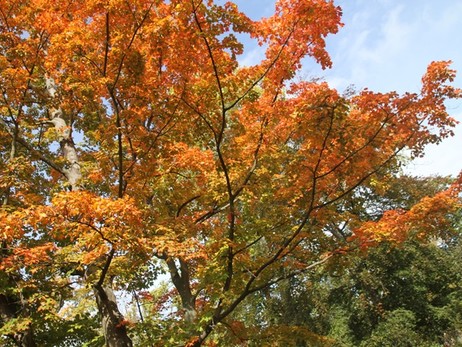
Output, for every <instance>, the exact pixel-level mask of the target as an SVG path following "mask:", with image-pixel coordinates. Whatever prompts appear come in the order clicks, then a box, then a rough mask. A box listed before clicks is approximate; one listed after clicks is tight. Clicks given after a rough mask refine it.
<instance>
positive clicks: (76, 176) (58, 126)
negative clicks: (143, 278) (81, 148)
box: [45, 76, 132, 347]
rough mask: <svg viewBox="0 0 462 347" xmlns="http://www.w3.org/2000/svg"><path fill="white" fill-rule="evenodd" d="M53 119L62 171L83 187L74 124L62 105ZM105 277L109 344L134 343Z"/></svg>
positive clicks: (100, 302) (124, 346) (97, 289)
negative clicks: (72, 126)
mask: <svg viewBox="0 0 462 347" xmlns="http://www.w3.org/2000/svg"><path fill="white" fill-rule="evenodd" d="M45 82H46V88H47V92H48V94H49V95H50V97H51V99H52V103H54V104H58V102H57V101H56V100H55V99H56V97H57V86H56V84H55V81H54V80H53V79H52V78H51V77H48V76H46V80H45ZM49 122H50V123H51V124H53V126H54V128H55V130H56V132H57V134H58V141H59V144H60V146H61V150H62V153H63V156H64V158H65V159H66V161H67V167H66V168H64V169H63V170H62V171H63V172H64V174H65V175H66V178H67V180H68V182H69V185H70V189H71V190H72V191H76V190H80V189H81V186H80V180H81V178H82V172H81V168H80V163H79V157H78V153H77V149H76V147H75V144H74V141H73V139H72V131H71V127H70V125H68V124H67V123H66V120H65V119H64V116H63V111H62V109H61V108H59V107H58V108H51V110H50V120H49ZM111 258H112V257H111ZM109 264H110V262H109V263H108V267H109ZM106 271H107V269H106ZM101 277H102V278H101V280H100V282H98V284H97V285H95V286H94V290H93V291H94V294H95V298H96V304H97V306H98V311H99V314H100V316H101V324H102V327H103V333H104V338H105V340H106V345H107V346H108V347H132V341H131V339H130V338H129V337H128V334H127V329H126V327H125V325H124V324H123V322H124V317H123V315H122V314H121V313H120V311H119V308H118V307H117V299H116V297H115V295H114V291H113V290H112V288H111V287H109V286H104V284H103V281H104V277H105V273H104V274H102V275H101ZM121 323H122V324H121Z"/></svg>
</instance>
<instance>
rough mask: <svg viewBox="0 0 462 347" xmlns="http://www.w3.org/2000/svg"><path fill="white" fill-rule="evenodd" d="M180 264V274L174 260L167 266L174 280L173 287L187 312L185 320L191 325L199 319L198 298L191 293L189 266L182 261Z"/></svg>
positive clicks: (170, 260)
mask: <svg viewBox="0 0 462 347" xmlns="http://www.w3.org/2000/svg"><path fill="white" fill-rule="evenodd" d="M179 264H180V272H181V273H180V272H178V267H177V265H176V264H175V261H174V260H173V259H172V258H169V259H168V260H167V266H168V269H169V272H170V276H171V278H172V282H173V285H174V286H175V288H176V289H177V290H178V293H179V294H180V298H181V304H182V307H183V309H184V310H185V315H184V317H185V320H186V321H187V322H189V323H192V322H194V321H195V319H196V317H197V312H196V298H195V296H194V295H193V294H192V291H191V285H190V278H189V268H188V264H187V263H186V262H184V261H183V260H180V261H179Z"/></svg>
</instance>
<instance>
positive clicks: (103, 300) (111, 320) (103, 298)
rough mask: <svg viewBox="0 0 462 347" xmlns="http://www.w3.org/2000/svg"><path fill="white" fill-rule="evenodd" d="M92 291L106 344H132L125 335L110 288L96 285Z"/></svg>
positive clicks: (112, 346) (122, 346) (118, 346)
mask: <svg viewBox="0 0 462 347" xmlns="http://www.w3.org/2000/svg"><path fill="white" fill-rule="evenodd" d="M94 293H95V297H96V303H97V305H98V311H99V313H100V315H101V323H102V326H103V330H104V338H105V340H106V346H108V347H132V346H133V344H132V341H131V339H130V338H129V337H128V335H127V329H126V326H125V321H124V317H123V315H122V314H121V313H120V311H119V308H118V307H117V302H116V297H115V295H114V292H113V290H112V288H110V287H107V286H99V285H97V286H95V287H94Z"/></svg>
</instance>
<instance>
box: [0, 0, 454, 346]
mask: <svg viewBox="0 0 462 347" xmlns="http://www.w3.org/2000/svg"><path fill="white" fill-rule="evenodd" d="M0 10H1V11H0V50H1V51H0V86H1V92H2V93H1V99H0V116H1V118H0V135H1V137H0V142H1V144H2V147H1V148H0V151H1V152H0V154H1V155H0V161H1V164H2V165H1V168H0V170H1V177H0V189H1V190H0V194H1V198H2V208H1V211H0V225H1V229H0V230H1V232H2V234H1V238H2V255H1V263H0V268H1V270H2V274H1V282H0V283H1V286H2V292H1V293H0V312H1V319H2V322H3V326H2V328H1V330H0V331H1V333H2V336H4V341H3V342H5V343H9V344H13V345H19V346H35V345H38V344H39V343H41V342H40V339H39V338H40V336H41V333H43V332H44V331H47V332H48V335H50V331H49V330H53V329H54V328H53V327H61V330H62V329H63V327H65V326H68V327H69V328H68V329H69V331H76V329H83V330H82V334H81V335H80V336H88V341H90V340H93V341H97V339H98V331H97V330H94V329H92V328H91V326H92V325H91V324H89V325H88V327H85V328H82V324H81V323H79V322H82V320H84V321H87V322H94V320H95V319H98V320H99V322H100V326H101V330H102V332H103V335H104V339H105V343H106V344H107V345H108V346H132V345H133V341H135V343H138V341H141V339H142V338H143V336H145V337H146V341H148V342H149V343H151V344H154V345H156V344H157V345H162V346H165V345H168V344H175V345H178V344H185V345H188V346H200V345H202V344H204V343H210V344H213V339H212V338H210V334H211V333H212V332H213V331H214V330H216V329H217V328H218V327H219V328H220V329H221V328H226V327H231V326H232V324H231V323H233V322H229V321H228V319H229V317H230V314H231V313H232V312H233V311H234V310H235V309H236V308H237V307H238V306H239V305H241V304H242V303H243V302H244V300H245V299H246V298H247V297H248V296H249V295H251V294H252V293H255V292H258V291H261V290H269V289H271V286H272V285H274V284H275V283H278V282H280V281H282V280H284V279H287V278H290V277H293V276H295V275H296V274H299V273H302V272H306V271H309V270H310V269H313V268H315V267H317V266H318V265H320V264H323V263H325V262H327V261H332V260H333V259H335V258H336V257H341V254H342V253H344V252H347V251H348V249H350V248H356V247H369V246H372V245H373V244H374V243H375V242H377V241H378V240H382V239H387V240H391V241H393V242H399V241H401V240H403V239H405V238H406V235H407V234H408V233H410V232H413V233H416V232H420V233H422V234H423V233H431V232H432V230H435V229H437V228H439V227H440V226H441V225H442V224H444V223H445V216H446V215H447V213H449V212H451V211H453V210H454V209H456V208H457V206H458V201H457V196H458V191H459V188H460V186H459V184H457V183H456V184H454V185H453V186H452V187H451V188H450V189H448V190H447V191H445V192H442V193H439V194H437V195H436V196H434V197H427V198H425V199H423V200H422V201H421V202H419V203H417V204H416V206H415V207H414V208H411V209H410V210H409V211H407V212H404V211H401V210H394V211H390V212H387V213H386V214H384V216H383V217H382V218H381V219H380V220H378V221H368V222H364V221H362V220H361V219H360V218H356V217H355V216H353V215H348V213H347V212H346V211H345V210H344V209H342V208H341V206H342V203H344V201H345V198H346V197H347V196H349V195H350V194H351V193H352V192H354V191H356V190H358V189H368V187H370V186H377V185H383V184H386V177H387V175H386V173H387V172H390V170H394V169H395V168H396V167H397V166H398V165H399V160H398V158H399V156H400V155H401V154H402V153H403V152H404V151H406V152H409V153H411V154H412V156H419V155H421V154H422V153H423V149H424V147H425V145H427V144H428V143H437V142H439V141H440V140H441V139H443V138H445V137H447V136H449V135H451V134H452V132H451V128H452V127H453V126H454V125H455V120H454V119H453V118H451V117H450V116H449V114H448V113H447V111H446V108H445V104H444V102H445V100H447V99H450V98H458V97H459V96H460V92H459V90H458V89H456V88H454V87H452V86H451V85H450V84H448V82H451V81H452V80H453V78H454V74H455V72H454V71H453V70H451V69H450V67H449V62H434V63H431V64H430V65H429V67H428V69H427V72H426V73H425V75H424V77H423V79H422V89H421V91H420V92H419V93H405V94H403V95H399V94H398V93H395V92H389V93H374V92H372V91H370V90H363V91H360V92H358V93H356V94H354V95H341V94H340V93H339V92H337V91H336V90H335V89H332V88H331V87H329V85H328V84H327V83H325V82H321V81H302V82H295V81H294V77H295V76H296V73H297V71H299V70H300V68H301V64H302V59H303V58H305V57H310V58H312V59H314V60H315V61H316V62H317V63H319V64H321V66H322V67H323V68H328V67H329V66H330V65H331V61H330V59H329V55H328V53H327V52H326V50H325V41H324V39H325V37H326V36H327V35H329V34H333V33H336V32H337V30H338V29H339V27H340V26H341V22H340V16H341V9H340V8H339V7H337V6H335V4H334V3H333V1H328V0H310V1H299V0H279V1H277V3H276V8H275V11H274V14H273V15H272V16H270V17H268V18H263V19H261V20H259V21H253V20H251V19H250V18H249V17H247V16H246V15H245V14H244V13H241V12H240V11H239V10H238V7H237V6H236V5H235V4H234V3H232V2H227V3H225V4H222V3H219V2H217V3H214V2H213V1H211V0H210V1H202V0H189V1H185V0H181V1H180V0H173V1H160V0H153V1H144V0H136V1H119V0H114V1H99V0H91V1H81V0H76V1H68V0H67V1H66V0H48V1H43V0H35V1H10V0H1V1H0ZM243 36H248V37H250V39H252V40H255V41H257V42H258V43H259V44H260V45H261V47H262V50H265V57H264V58H263V59H262V61H261V62H259V63H258V64H255V65H253V66H243V65H242V64H240V62H239V57H240V56H242V54H243V52H244V46H243V44H242V43H241V42H240V41H239V39H238V38H240V37H243ZM383 179H384V180H385V182H383V181H382V180H383ZM459 183H460V182H459ZM428 220H430V221H431V224H430V225H431V228H428V227H426V228H423V227H424V225H425V223H426V221H428ZM332 221H336V223H337V225H338V226H340V227H341V226H342V225H343V224H342V223H346V222H348V228H350V230H351V232H352V235H353V237H351V238H349V239H348V240H344V239H342V238H337V237H335V236H333V235H332V233H329V232H328V226H329V225H330V224H331V223H332ZM159 267H161V268H163V269H165V271H167V272H168V273H169V275H170V279H171V287H169V289H168V290H167V291H166V294H165V295H166V296H165V295H163V296H162V297H159V298H158V302H151V303H150V305H148V303H147V302H148V301H149V300H148V299H146V298H148V297H149V296H148V295H144V294H145V293H146V292H149V291H152V290H153V286H154V285H155V284H156V282H155V277H156V274H157V272H158V270H157V269H158V268H159ZM121 292H125V293H131V294H132V295H133V297H134V298H135V301H137V302H138V304H139V306H138V308H139V309H138V315H139V317H138V319H139V321H138V322H136V321H130V320H128V319H126V318H127V317H124V315H123V313H122V312H121V311H120V310H119V307H118V306H117V296H116V294H117V293H121ZM141 294H143V295H144V296H143V297H144V301H143V300H141V299H140V296H141ZM89 302H93V304H92V305H90V304H89ZM142 302H143V303H144V304H145V305H146V306H145V307H144V308H143V307H141V303H142ZM175 302H179V309H178V310H173V311H172V310H166V309H165V305H170V306H172V305H174V303H175ZM163 304H165V305H164V306H163ZM95 312H97V316H95ZM150 317H158V321H156V322H155V323H153V324H151V325H149V324H144V323H147V322H148V321H149V319H151V318H150ZM165 322H167V323H166V324H168V327H169V328H170V329H156V327H159V326H162V324H163V323H164V324H165ZM233 324H234V323H233ZM143 329H144V330H143ZM131 332H132V333H131ZM42 335H43V334H42ZM54 337H56V335H54ZM66 339H69V337H67V336H62V341H61V342H59V343H63V344H65V343H71V342H70V341H69V340H66ZM95 339H96V340H95ZM94 343H96V342H94ZM55 344H56V345H58V342H56V343H55Z"/></svg>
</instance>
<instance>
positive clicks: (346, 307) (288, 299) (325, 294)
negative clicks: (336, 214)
mask: <svg viewBox="0 0 462 347" xmlns="http://www.w3.org/2000/svg"><path fill="white" fill-rule="evenodd" d="M450 182H451V179H450V178H443V177H430V178H416V177H409V176H398V177H395V178H390V179H389V180H388V182H387V184H390V187H389V189H386V190H382V189H381V188H380V189H371V190H369V191H367V192H365V193H364V194H355V195H354V196H352V197H350V199H351V202H350V203H349V206H350V207H351V210H350V212H351V213H355V214H356V213H359V214H360V215H361V218H364V219H365V220H367V219H369V220H374V219H379V218H380V216H381V215H383V213H384V212H385V211H387V210H388V209H390V208H393V209H397V208H400V209H409V208H410V207H411V206H412V205H413V204H414V203H415V202H416V201H419V200H421V199H422V198H423V197H425V196H426V195H428V194H430V195H432V194H436V193H437V192H438V191H441V190H444V189H445V188H446V187H447V186H448V185H449V184H450ZM344 232H345V233H346V235H345V237H348V236H349V234H348V230H344ZM459 234H460V212H457V213H456V214H454V215H453V217H452V221H451V223H450V224H448V226H447V228H446V229H442V230H440V231H439V232H438V234H434V235H433V236H432V237H431V238H430V239H427V240H423V239H422V238H420V236H421V235H418V236H417V235H416V236H417V237H414V236H412V235H410V237H409V238H408V240H406V241H405V242H403V243H401V244H399V245H397V244H396V243H394V242H382V243H380V244H379V245H378V246H377V247H373V248H370V249H368V250H367V251H366V252H365V251H364V250H360V251H359V252H350V253H349V254H348V256H345V257H343V259H342V262H338V261H337V262H335V264H333V265H334V266H332V265H331V264H326V265H325V266H322V267H320V268H318V269H316V271H314V272H312V273H308V274H303V275H300V276H296V277H294V278H291V279H290V280H288V281H284V282H281V283H280V284H278V285H277V286H274V288H272V291H271V293H269V292H267V293H266V295H264V294H256V295H255V296H253V297H252V298H251V299H250V300H249V302H248V303H247V304H246V305H244V306H243V307H242V308H241V309H239V310H237V312H236V313H235V314H236V315H237V317H239V319H240V320H242V321H243V322H244V325H245V326H246V327H247V329H250V330H252V329H255V332H254V334H248V333H245V334H242V335H241V338H243V339H244V337H245V339H246V341H250V342H251V343H253V344H255V345H257V346H258V345H259V343H260V342H261V341H262V339H263V340H264V339H267V340H268V341H267V344H269V341H273V342H274V341H278V339H279V345H286V344H287V342H286V341H283V340H281V339H283V338H284V337H285V336H288V335H290V334H291V335H292V337H293V336H294V334H295V336H296V333H297V332H298V340H297V339H292V342H294V343H295V345H296V346H312V345H316V344H319V345H321V346H326V345H332V346H360V345H361V346H363V345H364V346H391V345H396V346H443V345H445V346H446V345H447V346H457V337H458V336H459V334H460V323H461V322H460V311H459V308H458V307H459V305H458V302H460V294H461V288H460V285H459V283H460V278H459V277H460V273H461V272H460V266H459V261H458V260H457V259H458V256H459V255H460V249H461V248H460V235H459ZM253 309H254V310H256V311H257V312H255V314H254V315H251V314H250V315H249V314H247V312H248V311H252V310H253ZM241 310H242V312H241ZM275 325H276V326H278V327H279V330H277V329H273V327H274V326H275ZM242 331H245V329H242ZM451 339H452V341H450V340H451ZM289 344H290V343H289Z"/></svg>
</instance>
